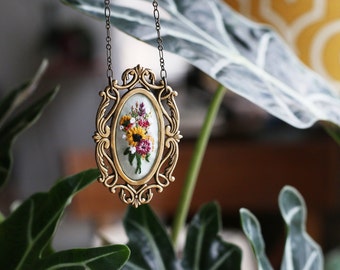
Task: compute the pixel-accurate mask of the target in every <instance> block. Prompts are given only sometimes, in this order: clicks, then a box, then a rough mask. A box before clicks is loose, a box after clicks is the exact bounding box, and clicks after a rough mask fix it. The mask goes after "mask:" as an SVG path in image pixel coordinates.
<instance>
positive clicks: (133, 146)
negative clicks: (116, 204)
mask: <svg viewBox="0 0 340 270" xmlns="http://www.w3.org/2000/svg"><path fill="white" fill-rule="evenodd" d="M155 78H156V77H155V74H154V73H153V72H152V71H151V70H150V69H146V68H143V67H141V66H139V65H138V66H136V67H135V68H131V69H127V70H126V71H125V72H124V73H123V75H122V83H121V84H119V83H118V81H117V80H113V81H112V85H109V86H107V87H106V88H105V89H104V90H103V91H101V92H100V96H101V97H102V101H101V103H100V105H99V108H98V112H97V119H96V129H97V130H96V132H95V135H94V136H93V138H94V140H95V142H96V162H97V166H98V168H99V170H100V173H101V175H100V177H99V178H98V181H99V182H101V183H103V184H104V186H105V187H107V188H108V189H109V190H110V191H111V192H112V193H116V192H117V191H119V197H120V199H121V200H122V201H123V202H125V203H126V204H131V205H133V206H135V207H138V206H139V205H141V204H145V203H149V202H150V201H151V199H152V197H153V190H156V191H157V192H162V191H163V189H164V188H165V187H167V186H168V185H169V184H170V183H171V182H173V181H175V177H174V176H173V171H174V169H175V166H176V164H177V161H178V154H179V149H178V143H179V141H180V140H181V138H182V135H181V134H180V131H179V123H180V119H179V111H178V108H177V105H176V102H175V97H176V96H177V92H176V91H174V90H173V89H172V88H171V87H170V86H168V85H165V84H164V82H163V81H160V83H159V84H156V79H155Z"/></svg>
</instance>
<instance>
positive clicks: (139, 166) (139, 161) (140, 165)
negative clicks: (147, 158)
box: [135, 154, 142, 174]
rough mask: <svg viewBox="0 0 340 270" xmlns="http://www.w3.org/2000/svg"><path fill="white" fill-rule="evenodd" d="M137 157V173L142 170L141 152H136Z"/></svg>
mask: <svg viewBox="0 0 340 270" xmlns="http://www.w3.org/2000/svg"><path fill="white" fill-rule="evenodd" d="M136 159H137V168H136V171H135V173H136V174H139V173H141V172H142V156H141V155H140V154H136Z"/></svg>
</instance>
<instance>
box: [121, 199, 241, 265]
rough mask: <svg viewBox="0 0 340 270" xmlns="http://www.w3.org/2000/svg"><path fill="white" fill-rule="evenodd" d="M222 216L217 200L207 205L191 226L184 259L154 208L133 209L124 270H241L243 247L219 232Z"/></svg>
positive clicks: (129, 216)
mask: <svg viewBox="0 0 340 270" xmlns="http://www.w3.org/2000/svg"><path fill="white" fill-rule="evenodd" d="M220 219H221V218H220V212H219V208H218V206H217V205H216V204H215V203H210V204H207V205H205V206H203V207H202V208H201V209H200V211H199V212H198V213H197V214H196V215H195V217H194V218H193V220H192V222H191V223H190V225H189V228H188V233H187V238H186V244H185V248H184V250H183V256H182V257H183V258H182V259H178V258H176V256H175V252H174V248H173V246H172V243H171V241H170V238H169V236H168V234H167V232H166V229H165V228H164V226H163V225H162V223H161V222H160V221H159V220H158V219H157V217H156V216H155V214H154V213H153V212H152V211H151V209H150V207H149V206H147V205H143V206H140V207H138V208H137V209H136V208H132V207H131V208H129V210H128V213H127V215H126V217H125V219H124V227H125V230H126V233H127V235H128V237H129V242H128V244H127V245H128V247H129V248H130V250H131V256H130V259H129V261H128V262H127V264H126V265H125V266H124V269H133V270H135V269H143V270H146V269H150V270H153V269H157V270H162V269H164V270H165V269H166V270H171V269H188V270H189V269H190V270H192V269H206V270H209V269H216V270H218V269H221V270H224V269H235V270H236V269H240V265H241V251H240V249H239V248H238V247H237V246H235V245H233V244H229V243H226V242H225V241H223V240H222V239H221V237H220V236H219V235H218V233H219V231H220V230H221V222H220Z"/></svg>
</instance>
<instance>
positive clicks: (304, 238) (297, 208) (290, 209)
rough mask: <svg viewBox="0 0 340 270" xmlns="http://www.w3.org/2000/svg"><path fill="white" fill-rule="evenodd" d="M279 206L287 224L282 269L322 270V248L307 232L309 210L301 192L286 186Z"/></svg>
mask: <svg viewBox="0 0 340 270" xmlns="http://www.w3.org/2000/svg"><path fill="white" fill-rule="evenodd" d="M279 206H280V211H281V214H282V217H283V219H284V221H285V223H286V226H287V239H286V245H285V250H284V256H283V261H282V265H281V269H282V270H289V269H305V270H322V269H323V255H322V250H321V248H320V246H319V245H318V244H316V243H315V241H314V240H313V239H312V238H311V237H310V236H309V235H308V234H307V232H306V219H307V210H306V204H305V201H304V199H303V197H302V196H301V194H300V193H299V192H298V191H297V190H296V189H295V188H293V187H291V186H286V187H284V188H283V189H282V190H281V192H280V195H279Z"/></svg>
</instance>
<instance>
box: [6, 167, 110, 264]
mask: <svg viewBox="0 0 340 270" xmlns="http://www.w3.org/2000/svg"><path fill="white" fill-rule="evenodd" d="M98 175H99V173H98V170H96V169H92V170H88V171H84V172H82V173H79V174H77V175H74V176H70V177H68V178H65V179H64V180H61V181H59V182H57V183H56V185H55V186H54V187H53V188H52V189H51V190H50V191H49V192H46V193H37V194H34V195H32V196H31V197H30V198H28V199H27V200H25V201H24V202H23V203H22V204H21V205H20V206H19V207H18V208H17V209H16V210H15V211H14V212H13V213H12V214H11V215H10V216H9V217H8V218H7V219H6V220H5V221H3V222H2V223H1V224H0V254H1V256H0V265H1V268H3V269H34V268H30V267H32V266H34V265H36V264H37V263H38V262H39V261H40V260H41V259H42V256H43V255H44V254H46V253H45V250H46V249H49V243H50V242H51V239H52V236H53V234H54V232H55V229H56V226H57V224H58V221H59V219H60V217H61V216H62V214H63V212H64V209H65V207H66V206H67V205H68V204H69V203H70V202H71V199H72V197H73V196H74V195H75V194H76V193H77V192H78V191H79V190H81V189H83V188H84V187H85V186H87V185H89V184H90V183H92V182H93V181H95V180H96V178H97V177H98ZM103 259H104V258H103Z"/></svg>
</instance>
